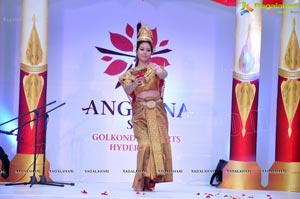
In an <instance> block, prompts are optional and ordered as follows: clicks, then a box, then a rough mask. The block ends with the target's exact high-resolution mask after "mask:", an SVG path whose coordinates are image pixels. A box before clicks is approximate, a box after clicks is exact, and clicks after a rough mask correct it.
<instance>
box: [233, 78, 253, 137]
mask: <svg viewBox="0 0 300 199" xmlns="http://www.w3.org/2000/svg"><path fill="white" fill-rule="evenodd" d="M255 92H256V88H255V86H254V85H253V84H251V83H249V82H242V83H240V84H238V85H236V87H235V95H236V100H237V104H238V108H239V112H240V115H241V119H242V124H243V130H242V135H243V137H245V134H246V129H245V125H246V121H247V118H248V116H249V113H250V110H251V107H252V104H253V100H254V97H255Z"/></svg>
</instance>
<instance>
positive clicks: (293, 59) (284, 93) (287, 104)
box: [281, 18, 300, 137]
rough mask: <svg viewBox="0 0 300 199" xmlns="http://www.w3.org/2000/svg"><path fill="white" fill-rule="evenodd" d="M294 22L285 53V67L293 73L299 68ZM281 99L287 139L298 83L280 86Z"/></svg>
mask: <svg viewBox="0 0 300 199" xmlns="http://www.w3.org/2000/svg"><path fill="white" fill-rule="evenodd" d="M295 25H296V20H295V18H294V19H293V30H292V33H291V36H290V38H289V42H288V46H287V48H286V52H285V57H284V61H285V65H286V67H287V68H288V69H289V70H291V71H295V70H298V69H299V68H300V47H299V42H298V39H297V34H296V30H295ZM281 97H282V100H283V104H284V110H285V113H286V116H287V119H288V123H289V128H288V134H289V137H291V135H292V127H291V126H292V122H293V119H294V116H295V113H296V109H297V107H298V104H299V101H300V82H299V81H297V80H296V79H288V80H286V81H284V82H282V84H281Z"/></svg>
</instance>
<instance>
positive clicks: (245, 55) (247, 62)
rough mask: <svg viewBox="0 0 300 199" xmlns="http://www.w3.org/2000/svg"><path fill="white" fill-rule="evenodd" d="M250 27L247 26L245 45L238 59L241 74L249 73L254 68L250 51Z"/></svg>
mask: <svg viewBox="0 0 300 199" xmlns="http://www.w3.org/2000/svg"><path fill="white" fill-rule="evenodd" d="M250 31H251V26H250V25H249V26H248V32H247V38H246V42H245V45H244V46H243V48H242V52H241V55H240V58H239V69H240V71H241V72H243V73H249V72H251V71H252V69H253V68H254V62H255V59H254V55H253V51H252V44H251V39H250V33H251V32H250Z"/></svg>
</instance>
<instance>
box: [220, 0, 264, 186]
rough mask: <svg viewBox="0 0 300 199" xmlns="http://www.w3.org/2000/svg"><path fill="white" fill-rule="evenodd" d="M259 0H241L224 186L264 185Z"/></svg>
mask: <svg viewBox="0 0 300 199" xmlns="http://www.w3.org/2000/svg"><path fill="white" fill-rule="evenodd" d="M259 2H260V3H261V1H257V0H251V1H250V0H248V1H247V3H246V2H245V1H243V0H238V1H237V7H236V12H237V13H236V32H235V39H236V41H235V57H234V69H233V85H232V110H231V111H232V117H231V134H230V159H229V161H228V163H227V165H226V166H225V167H224V169H223V182H222V183H221V184H220V186H219V187H222V188H234V189H262V186H261V169H260V168H259V166H258V165H257V163H256V139H257V113H258V88H259V70H260V45H261V21H262V19H261V15H262V13H261V12H262V11H261V9H254V4H255V3H259Z"/></svg>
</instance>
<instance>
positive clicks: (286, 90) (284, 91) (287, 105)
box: [281, 79, 300, 137]
mask: <svg viewBox="0 0 300 199" xmlns="http://www.w3.org/2000/svg"><path fill="white" fill-rule="evenodd" d="M281 96H282V100H283V104H284V110H285V113H286V116H287V119H288V123H289V129H288V134H289V137H291V135H292V127H291V125H292V122H293V118H294V116H295V113H296V109H297V107H298V104H299V100H300V82H299V81H297V80H296V79H289V80H287V81H284V82H282V84H281Z"/></svg>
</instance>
